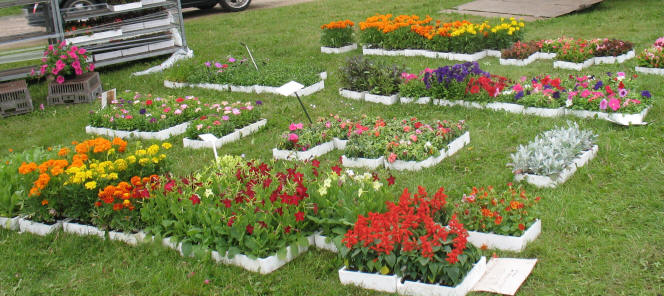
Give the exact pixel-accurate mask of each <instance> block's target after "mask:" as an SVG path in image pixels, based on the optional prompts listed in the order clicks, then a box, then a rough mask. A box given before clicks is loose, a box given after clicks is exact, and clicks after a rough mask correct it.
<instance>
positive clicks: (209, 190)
mask: <svg viewBox="0 0 664 296" xmlns="http://www.w3.org/2000/svg"><path fill="white" fill-rule="evenodd" d="M212 195H214V193H212V189H210V188H208V189H205V197H210V196H212Z"/></svg>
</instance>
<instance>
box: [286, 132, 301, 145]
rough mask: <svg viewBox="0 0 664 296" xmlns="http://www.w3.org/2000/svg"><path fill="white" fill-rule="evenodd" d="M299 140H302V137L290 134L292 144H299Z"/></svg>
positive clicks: (289, 138)
mask: <svg viewBox="0 0 664 296" xmlns="http://www.w3.org/2000/svg"><path fill="white" fill-rule="evenodd" d="M299 138H300V137H299V136H298V135H297V134H289V135H288V140H289V141H291V142H293V144H294V143H297V140H298V139H299Z"/></svg>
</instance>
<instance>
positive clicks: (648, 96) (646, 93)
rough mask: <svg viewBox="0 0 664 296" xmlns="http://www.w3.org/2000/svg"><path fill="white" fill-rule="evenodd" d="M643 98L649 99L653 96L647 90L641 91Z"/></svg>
mask: <svg viewBox="0 0 664 296" xmlns="http://www.w3.org/2000/svg"><path fill="white" fill-rule="evenodd" d="M641 96H642V97H644V98H648V99H650V98H651V97H652V95H650V92H649V91H647V90H644V91H641Z"/></svg>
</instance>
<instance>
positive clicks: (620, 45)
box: [590, 38, 634, 57]
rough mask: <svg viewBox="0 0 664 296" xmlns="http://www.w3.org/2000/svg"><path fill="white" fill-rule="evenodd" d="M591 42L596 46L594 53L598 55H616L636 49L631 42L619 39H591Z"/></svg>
mask: <svg viewBox="0 0 664 296" xmlns="http://www.w3.org/2000/svg"><path fill="white" fill-rule="evenodd" d="M590 44H591V46H594V47H595V48H594V49H593V54H594V55H595V56H596V57H610V56H613V57H616V56H619V55H622V54H626V53H627V52H629V51H630V50H632V49H634V44H632V43H631V42H629V41H624V40H618V39H608V38H604V39H591V40H590Z"/></svg>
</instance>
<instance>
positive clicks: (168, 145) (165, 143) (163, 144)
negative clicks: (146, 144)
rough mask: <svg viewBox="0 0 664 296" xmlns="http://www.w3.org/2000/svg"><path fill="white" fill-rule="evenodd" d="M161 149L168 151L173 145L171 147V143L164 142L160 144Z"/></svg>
mask: <svg viewBox="0 0 664 296" xmlns="http://www.w3.org/2000/svg"><path fill="white" fill-rule="evenodd" d="M161 147H163V148H164V149H166V150H168V149H171V147H173V145H171V143H168V142H164V143H162V144H161Z"/></svg>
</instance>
